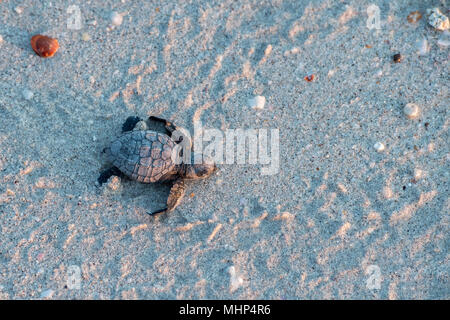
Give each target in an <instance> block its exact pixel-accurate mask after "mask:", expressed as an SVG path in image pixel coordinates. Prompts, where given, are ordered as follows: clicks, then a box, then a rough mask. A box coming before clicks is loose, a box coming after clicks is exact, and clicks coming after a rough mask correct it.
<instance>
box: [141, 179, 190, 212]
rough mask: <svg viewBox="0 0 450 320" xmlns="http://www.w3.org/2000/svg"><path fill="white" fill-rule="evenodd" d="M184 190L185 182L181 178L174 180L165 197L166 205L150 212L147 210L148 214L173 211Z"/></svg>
mask: <svg viewBox="0 0 450 320" xmlns="http://www.w3.org/2000/svg"><path fill="white" fill-rule="evenodd" d="M185 192H186V184H185V183H184V181H183V179H178V180H176V181H175V183H174V184H173V186H172V188H171V189H170V193H169V197H168V198H167V207H165V208H163V209H160V210H156V211H154V212H151V213H150V212H149V213H148V214H149V215H154V214H157V213H162V212H171V211H173V210H174V209H175V208H176V207H177V206H178V205H179V204H180V201H181V199H183V196H184V194H185Z"/></svg>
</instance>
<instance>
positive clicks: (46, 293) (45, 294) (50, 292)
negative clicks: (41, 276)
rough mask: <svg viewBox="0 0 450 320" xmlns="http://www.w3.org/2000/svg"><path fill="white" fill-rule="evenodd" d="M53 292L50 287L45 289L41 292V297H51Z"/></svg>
mask: <svg viewBox="0 0 450 320" xmlns="http://www.w3.org/2000/svg"><path fill="white" fill-rule="evenodd" d="M54 293H55V291H53V290H52V289H48V290H45V291H43V292H42V293H41V299H46V298H51V297H52V296H53V294H54Z"/></svg>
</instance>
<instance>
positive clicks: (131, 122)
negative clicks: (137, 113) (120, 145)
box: [122, 116, 142, 133]
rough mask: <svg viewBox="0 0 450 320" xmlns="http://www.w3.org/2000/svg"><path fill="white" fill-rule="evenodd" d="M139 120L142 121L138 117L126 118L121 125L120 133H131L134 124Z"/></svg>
mask: <svg viewBox="0 0 450 320" xmlns="http://www.w3.org/2000/svg"><path fill="white" fill-rule="evenodd" d="M141 120H142V119H141V118H139V117H134V116H130V117H128V118H127V120H125V122H124V123H123V125H122V133H124V132H128V131H132V130H133V129H134V128H135V127H136V124H137V123H138V122H139V121H141Z"/></svg>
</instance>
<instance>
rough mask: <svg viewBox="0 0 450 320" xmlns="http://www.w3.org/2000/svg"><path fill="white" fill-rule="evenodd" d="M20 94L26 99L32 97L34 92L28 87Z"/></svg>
mask: <svg viewBox="0 0 450 320" xmlns="http://www.w3.org/2000/svg"><path fill="white" fill-rule="evenodd" d="M22 95H23V97H24V98H25V99H26V100H31V99H33V96H34V93H33V92H32V91H30V90H28V89H25V90H23V91H22Z"/></svg>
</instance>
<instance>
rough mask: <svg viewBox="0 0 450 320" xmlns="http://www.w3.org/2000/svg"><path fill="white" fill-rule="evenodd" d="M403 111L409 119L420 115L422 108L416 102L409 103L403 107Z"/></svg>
mask: <svg viewBox="0 0 450 320" xmlns="http://www.w3.org/2000/svg"><path fill="white" fill-rule="evenodd" d="M403 113H404V114H405V116H406V117H407V118H408V119H415V118H417V117H418V116H419V113H420V109H419V106H418V105H417V104H415V103H408V104H407V105H406V106H405V107H404V108H403Z"/></svg>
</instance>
